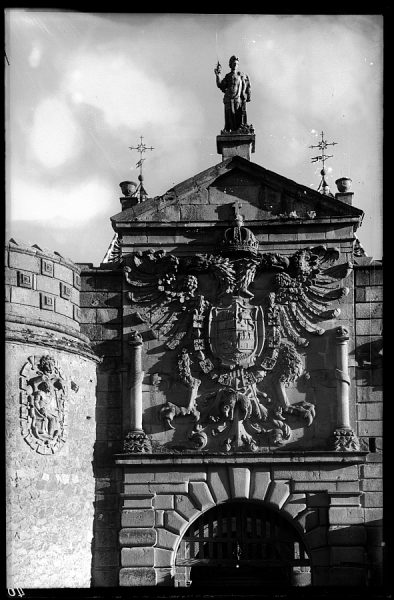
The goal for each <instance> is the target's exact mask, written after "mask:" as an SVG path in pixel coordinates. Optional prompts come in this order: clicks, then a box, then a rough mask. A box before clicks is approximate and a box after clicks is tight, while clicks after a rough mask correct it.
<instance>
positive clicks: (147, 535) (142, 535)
mask: <svg viewBox="0 0 394 600" xmlns="http://www.w3.org/2000/svg"><path fill="white" fill-rule="evenodd" d="M156 539H157V534H156V529H154V528H153V527H150V528H148V527H137V528H135V529H134V528H133V529H131V528H125V529H121V530H120V531H119V544H120V545H121V546H154V544H156Z"/></svg>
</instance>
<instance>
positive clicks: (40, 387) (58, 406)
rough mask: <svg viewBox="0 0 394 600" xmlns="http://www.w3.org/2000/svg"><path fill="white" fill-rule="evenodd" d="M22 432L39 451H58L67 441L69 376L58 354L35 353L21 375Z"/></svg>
mask: <svg viewBox="0 0 394 600" xmlns="http://www.w3.org/2000/svg"><path fill="white" fill-rule="evenodd" d="M20 388H21V392H20V403H21V408H20V424H21V431H22V436H23V437H24V439H25V441H26V443H27V444H29V446H30V447H31V448H33V450H35V451H36V452H38V453H39V454H54V453H55V452H57V451H59V450H60V448H61V447H62V446H63V444H64V442H65V427H66V423H65V410H64V403H65V397H66V387H65V379H64V377H63V376H62V374H61V372H60V369H59V367H58V365H57V364H56V361H55V360H54V358H52V357H51V356H49V355H44V356H41V357H34V356H31V357H30V358H29V359H28V362H27V363H26V364H25V365H24V366H23V368H22V371H21V378H20Z"/></svg>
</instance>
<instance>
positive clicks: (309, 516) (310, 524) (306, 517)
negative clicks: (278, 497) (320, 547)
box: [297, 509, 319, 531]
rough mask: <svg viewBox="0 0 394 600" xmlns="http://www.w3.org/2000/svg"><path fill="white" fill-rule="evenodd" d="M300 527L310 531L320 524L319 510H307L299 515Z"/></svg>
mask: <svg viewBox="0 0 394 600" xmlns="http://www.w3.org/2000/svg"><path fill="white" fill-rule="evenodd" d="M297 521H298V523H299V525H300V527H301V528H302V529H303V530H304V531H310V530H311V529H314V528H315V527H318V526H319V512H318V509H317V510H307V511H306V512H304V513H302V514H301V515H299V516H298V517H297Z"/></svg>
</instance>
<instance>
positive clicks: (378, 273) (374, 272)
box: [369, 267, 383, 286]
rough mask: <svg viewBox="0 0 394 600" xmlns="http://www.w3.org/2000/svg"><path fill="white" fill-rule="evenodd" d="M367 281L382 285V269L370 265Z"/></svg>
mask: <svg viewBox="0 0 394 600" xmlns="http://www.w3.org/2000/svg"><path fill="white" fill-rule="evenodd" d="M369 281H370V284H371V285H373V286H374V285H383V269H382V268H379V267H372V269H371V271H370V274H369Z"/></svg>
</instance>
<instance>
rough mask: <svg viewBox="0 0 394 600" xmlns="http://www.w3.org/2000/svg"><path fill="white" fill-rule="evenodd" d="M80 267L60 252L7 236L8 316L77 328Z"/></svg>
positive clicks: (75, 329) (6, 277)
mask: <svg viewBox="0 0 394 600" xmlns="http://www.w3.org/2000/svg"><path fill="white" fill-rule="evenodd" d="M80 287H81V279H80V270H79V269H78V267H77V266H76V265H75V264H74V263H72V262H71V261H69V260H67V259H65V258H63V257H62V256H60V254H58V253H55V252H50V251H49V250H46V249H41V248H40V247H39V246H26V245H24V244H22V243H20V242H16V241H14V240H10V241H9V243H8V244H7V246H6V257H5V301H6V311H7V314H8V317H9V318H12V317H22V318H26V319H27V320H28V321H29V322H33V321H34V320H36V321H40V322H45V323H47V324H48V325H51V324H53V325H55V326H57V327H59V326H61V327H66V328H68V329H71V330H73V331H79V318H80V312H79V290H80Z"/></svg>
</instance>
